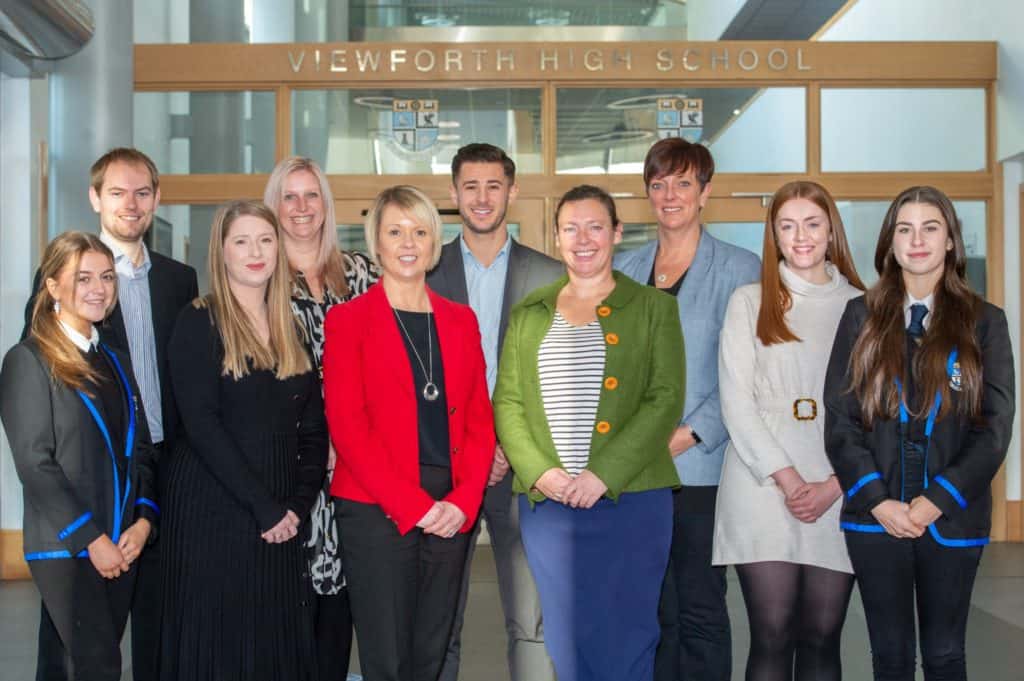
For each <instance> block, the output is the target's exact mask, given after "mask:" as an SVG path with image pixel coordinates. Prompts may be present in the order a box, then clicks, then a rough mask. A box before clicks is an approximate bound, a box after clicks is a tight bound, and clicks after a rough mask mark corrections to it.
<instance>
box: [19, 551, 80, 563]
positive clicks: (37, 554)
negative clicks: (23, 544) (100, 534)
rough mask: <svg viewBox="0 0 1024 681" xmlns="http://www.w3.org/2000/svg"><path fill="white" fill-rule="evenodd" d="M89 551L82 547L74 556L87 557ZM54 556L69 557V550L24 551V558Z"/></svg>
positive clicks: (40, 558)
mask: <svg viewBox="0 0 1024 681" xmlns="http://www.w3.org/2000/svg"><path fill="white" fill-rule="evenodd" d="M88 557H89V552H88V551H87V550H85V549H82V550H81V551H79V552H78V553H76V554H75V558H88ZM54 558H71V552H70V551H36V552H35V553H26V554H25V560H26V561H31V560H53V559H54Z"/></svg>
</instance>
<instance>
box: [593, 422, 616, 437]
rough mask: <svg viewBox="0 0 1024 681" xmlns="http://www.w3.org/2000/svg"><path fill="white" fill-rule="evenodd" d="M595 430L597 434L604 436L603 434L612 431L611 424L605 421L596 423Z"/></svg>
mask: <svg viewBox="0 0 1024 681" xmlns="http://www.w3.org/2000/svg"><path fill="white" fill-rule="evenodd" d="M595 428H596V430H597V432H599V433H601V435H604V434H605V433H607V432H608V431H609V430H611V429H612V424H610V423H608V422H607V421H598V422H597V426H595Z"/></svg>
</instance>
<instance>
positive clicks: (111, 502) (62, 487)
mask: <svg viewBox="0 0 1024 681" xmlns="http://www.w3.org/2000/svg"><path fill="white" fill-rule="evenodd" d="M100 349H101V351H103V352H105V353H107V356H108V358H110V359H111V362H112V364H114V367H115V373H116V374H117V376H118V380H119V382H120V387H121V393H122V396H123V397H124V398H125V399H124V413H123V417H124V424H125V430H126V438H125V441H119V442H110V441H108V440H109V437H108V434H107V426H106V419H107V415H106V414H105V411H104V407H103V404H102V401H101V400H99V399H94V398H90V397H89V396H87V395H85V394H84V393H81V392H78V391H76V390H72V389H70V388H68V387H67V386H66V385H64V384H63V383H58V382H57V381H55V380H54V379H53V378H52V377H51V374H50V368H49V365H48V364H46V362H45V361H44V360H43V358H42V356H41V355H40V352H39V347H38V345H37V344H36V341H35V340H34V339H29V340H26V341H22V342H21V343H19V344H17V345H15V346H14V347H13V348H11V350H10V351H9V352H8V353H7V355H6V357H4V362H3V368H2V369H0V418H2V419H3V424H4V430H5V431H6V432H7V439H8V441H9V442H10V444H11V452H12V453H13V455H14V465H15V468H16V469H17V471H18V477H19V478H20V479H21V483H22V485H23V486H24V504H25V514H24V545H25V560H29V561H31V560H43V559H51V558H71V557H76V558H83V557H86V556H87V555H88V554H87V553H86V547H87V546H88V545H89V544H90V543H91V542H92V541H93V540H94V539H96V538H97V537H99V536H100V535H101V534H106V535H107V536H109V537H110V539H111V540H112V541H114V542H117V540H118V538H119V537H120V535H121V532H122V531H124V530H125V529H126V528H128V527H129V526H130V525H131V524H132V523H134V522H135V520H137V519H138V518H140V517H144V518H147V519H149V521H150V523H152V524H153V526H154V528H155V527H156V520H157V516H158V515H159V507H158V506H157V502H156V490H155V475H154V452H153V447H152V445H151V444H150V442H149V428H148V427H147V425H146V417H145V414H144V412H143V410H142V400H141V399H140V398H139V397H138V394H139V391H138V387H137V386H136V385H135V379H134V378H133V377H132V374H131V371H130V370H129V366H130V365H129V363H128V358H127V356H126V355H125V354H123V353H121V352H119V351H117V350H113V349H111V348H110V347H108V346H106V345H105V344H103V343H100ZM120 461H126V463H125V465H124V466H123V469H124V470H123V471H121V472H119V471H118V466H117V462H120ZM124 472H126V473H127V475H123V473H124Z"/></svg>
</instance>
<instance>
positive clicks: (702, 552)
mask: <svg viewBox="0 0 1024 681" xmlns="http://www.w3.org/2000/svg"><path fill="white" fill-rule="evenodd" d="M717 490H718V488H717V487H683V488H682V489H679V490H675V491H674V492H673V493H672V514H673V523H672V549H671V553H670V554H669V561H668V571H667V572H666V574H665V582H664V584H663V585H662V591H661V602H660V604H659V605H658V619H659V621H660V622H661V641H660V642H659V643H658V649H657V652H656V654H655V658H654V679H655V681H729V679H730V678H731V677H732V631H731V628H730V626H729V609H728V606H727V605H726V602H725V590H726V581H725V567H721V566H720V567H713V566H712V565H711V546H712V544H713V542H714V533H715V494H716V492H717Z"/></svg>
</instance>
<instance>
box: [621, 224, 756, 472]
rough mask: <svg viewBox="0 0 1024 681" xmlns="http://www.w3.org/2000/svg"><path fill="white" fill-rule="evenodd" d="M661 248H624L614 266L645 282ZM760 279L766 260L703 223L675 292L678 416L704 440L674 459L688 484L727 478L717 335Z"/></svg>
mask: <svg viewBox="0 0 1024 681" xmlns="http://www.w3.org/2000/svg"><path fill="white" fill-rule="evenodd" d="M657 252H658V242H657V240H654V241H651V242H650V243H648V244H645V245H644V246H641V247H640V248H637V249H634V250H631V251H625V252H624V253H619V254H618V255H616V256H615V269H617V270H619V271H620V272H622V273H623V274H626V275H628V276H630V277H632V278H633V279H635V280H636V281H638V282H640V283H641V284H646V283H647V278H648V277H649V276H650V274H651V268H652V267H654V256H655V254H656V253H657ZM760 278H761V261H760V260H759V259H758V257H757V256H756V255H754V254H753V253H751V252H750V251H747V250H744V249H742V248H739V247H737V246H733V245H732V244H728V243H726V242H724V241H721V240H719V239H716V238H715V237H713V236H711V235H710V234H708V233H707V230H705V229H704V228H703V227H702V228H701V232H700V241H699V242H698V243H697V253H696V254H695V255H694V256H693V262H692V263H691V264H690V269H689V270H687V273H686V279H684V280H683V285H682V286H680V287H679V294H678V295H677V296H676V304H677V308H678V309H677V314H678V316H679V321H680V323H681V324H682V326H683V336H684V337H685V338H686V359H687V372H686V404H685V405H684V407H683V408H682V409H681V410H680V414H679V418H678V419H677V421H678V425H682V424H684V423H685V424H687V425H689V426H690V427H691V428H693V432H695V433H697V435H698V436H699V437H700V439H701V441H700V442H699V443H698V444H696V445H695V446H693V447H692V448H690V449H689V450H687V451H686V452H684V453H683V454H682V455H681V456H677V457H676V458H675V459H674V461H675V465H676V470H678V471H679V479H680V480H682V482H683V484H684V485H717V484H718V482H719V479H720V478H721V477H722V463H723V462H724V461H725V448H726V446H727V445H728V444H729V433H728V432H726V430H725V423H724V422H723V421H722V403H721V401H720V399H719V394H718V338H719V335H720V334H721V332H722V323H723V322H724V321H725V309H726V307H727V306H728V305H729V298H730V297H731V296H732V294H733V291H735V290H736V289H737V288H739V287H740V286H743V285H744V284H752V283H754V282H756V281H758V280H759V279H760ZM662 295H665V294H664V293H662Z"/></svg>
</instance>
